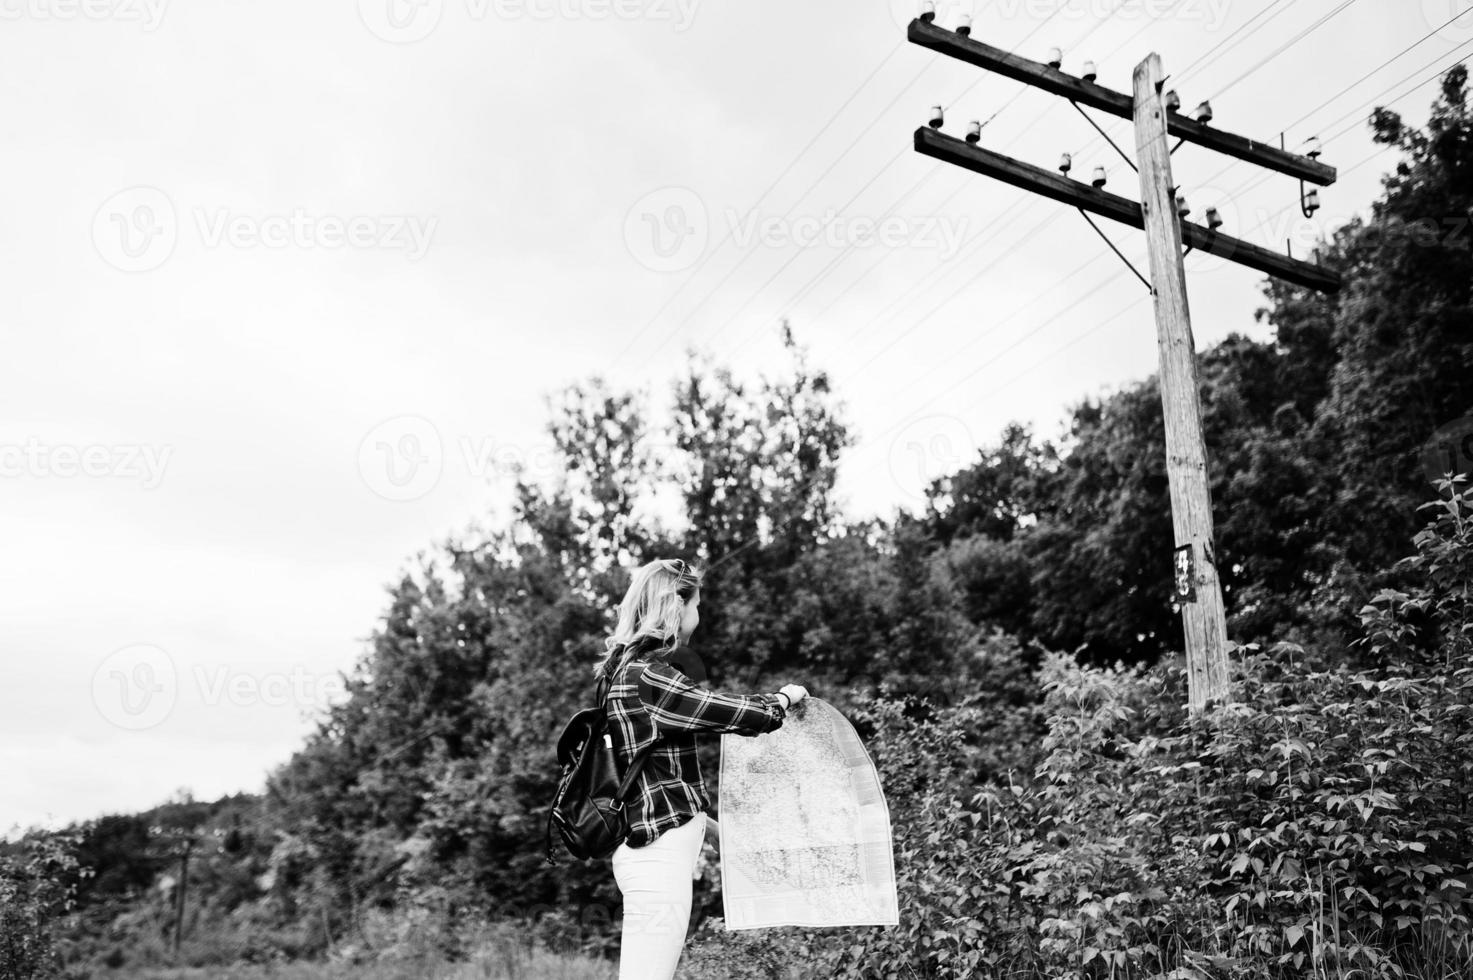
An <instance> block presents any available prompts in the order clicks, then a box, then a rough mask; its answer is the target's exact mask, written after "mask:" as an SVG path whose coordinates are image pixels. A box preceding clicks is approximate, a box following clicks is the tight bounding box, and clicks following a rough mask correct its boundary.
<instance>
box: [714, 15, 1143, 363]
mask: <svg viewBox="0 0 1473 980" xmlns="http://www.w3.org/2000/svg"><path fill="white" fill-rule="evenodd" d="M1129 2H1130V0H1122V2H1121V3H1119V4H1117V5H1116V6H1115V7H1114V8H1112V9H1111V10H1110V11H1109V13H1108V14H1106V16H1105V17H1104V18H1103V19H1102V20H1100V21H1098V22H1096V23H1095V24H1094V25H1093V26H1092V27H1090V28H1089V29H1088V30H1087V31H1085V32H1084V34H1082V35H1081V36H1080V37H1079V38H1077V39H1076V40H1075V41H1073V42H1071V46H1077V45H1079V44H1082V43H1084V41H1085V40H1087V39H1088V38H1089V37H1090V36H1092V35H1093V34H1094V33H1095V32H1096V31H1098V30H1099V29H1100V28H1102V27H1104V26H1105V25H1106V24H1107V23H1108V22H1109V20H1110V18H1111V17H1113V16H1114V15H1115V13H1117V12H1118V11H1119V10H1120V9H1122V8H1123V7H1125V6H1126V5H1127V4H1128V3H1129ZM1066 6H1067V4H1065V5H1064V6H1061V7H1059V8H1058V9H1057V10H1055V12H1054V14H1052V15H1050V17H1049V18H1046V19H1045V21H1044V24H1047V22H1048V20H1051V19H1052V18H1053V17H1054V16H1057V15H1058V14H1059V13H1060V12H1061V11H1062V10H1063V9H1065V7H1066ZM1044 24H1040V25H1039V27H1038V28H1035V29H1034V30H1033V31H1032V32H1030V33H1029V35H1028V36H1027V37H1025V38H1024V43H1026V41H1027V40H1028V39H1029V38H1031V37H1033V36H1034V35H1036V34H1037V33H1038V32H1039V30H1041V29H1042V27H1043V26H1044ZM1151 26H1152V22H1151V21H1147V22H1146V23H1145V24H1144V25H1142V26H1141V27H1140V28H1139V29H1138V30H1136V31H1135V32H1134V33H1133V34H1131V35H1130V36H1129V37H1127V38H1126V39H1125V40H1124V41H1122V42H1121V43H1120V44H1119V45H1117V46H1116V47H1115V48H1114V49H1112V50H1111V51H1110V52H1108V53H1107V54H1106V55H1105V56H1104V57H1105V58H1109V57H1111V56H1113V55H1114V54H1116V53H1117V52H1119V51H1120V50H1121V49H1122V48H1124V47H1125V46H1126V45H1127V44H1129V43H1130V42H1132V41H1134V40H1135V39H1136V38H1137V37H1139V36H1140V35H1141V34H1142V33H1144V32H1145V31H1146V30H1147V29H1148V28H1150V27H1151ZM1102 60H1103V59H1102ZM977 84H978V83H977V82H974V83H973V84H972V85H969V86H968V87H967V89H966V90H964V91H963V92H962V93H961V94H960V95H959V96H958V97H957V98H956V99H954V100H952V104H954V103H955V102H957V101H959V100H960V99H961V98H962V97H963V96H965V95H966V94H967V92H970V91H971V90H972V89H973V88H975V87H976V85H977ZM1027 88H1028V86H1027V85H1023V86H1021V87H1020V89H1019V92H1018V94H1015V95H1014V96H1013V98H1011V99H1009V100H1008V101H1007V102H1006V103H1004V104H1003V105H1002V106H1001V107H1000V108H998V109H997V110H995V111H994V112H993V113H992V115H991V116H989V117H988V119H987V122H984V123H983V124H982V125H983V127H984V128H985V127H986V125H987V123H988V122H991V121H992V120H993V119H995V118H996V117H997V116H998V115H999V114H1000V113H1001V112H1002V111H1003V110H1004V109H1006V108H1007V107H1008V106H1010V105H1012V104H1013V103H1014V102H1016V101H1017V99H1018V97H1019V95H1021V93H1022V92H1023V91H1025V90H1026V89H1027ZM1055 108H1057V105H1056V104H1051V105H1050V106H1049V108H1048V109H1046V110H1045V111H1044V114H1047V113H1048V112H1051V111H1053V109H1055ZM1040 118H1041V116H1040ZM1098 142H1099V139H1098V138H1097V137H1096V138H1094V139H1092V140H1091V141H1090V142H1089V143H1088V144H1086V145H1085V147H1084V148H1081V149H1080V150H1079V151H1078V153H1079V154H1082V153H1083V152H1084V150H1085V149H1088V148H1089V147H1092V146H1093V145H1094V144H1096V143H1098ZM933 171H934V168H933ZM929 174H930V172H928V173H927V175H926V176H929ZM925 179H926V178H925V177H922V178H921V180H920V181H918V182H917V184H916V186H915V187H912V188H911V190H909V191H907V192H906V193H905V194H904V195H903V196H902V199H904V198H906V197H909V196H910V194H912V193H913V192H914V191H915V189H916V187H918V186H919V185H920V184H921V183H923V182H924V180H925ZM958 191H960V188H958ZM951 196H952V197H954V196H955V194H953V195H951ZM947 200H950V198H948V199H947ZM1009 210H1011V208H1010V209H1009ZM892 211H893V208H892ZM888 213H889V212H887V215H888ZM993 224H996V222H994V223H993ZM1008 224H1011V221H1010V222H1008ZM989 227H991V225H989ZM1005 227H1006V225H1005V226H1004V228H1005ZM1004 228H999V229H997V231H996V233H995V234H994V235H993V236H992V237H993V238H995V237H996V236H997V235H999V234H1001V232H1002V231H1003V230H1004ZM986 230H987V229H985V228H984V229H983V231H984V232H985V231H986ZM982 233H983V232H978V235H977V236H974V237H973V238H972V239H969V240H968V242H967V243H966V244H965V245H964V246H963V248H962V249H961V250H959V251H958V255H957V256H956V257H955V258H954V259H953V262H954V261H957V260H959V259H960V257H961V253H962V252H964V251H966V250H967V249H969V248H971V246H972V245H974V244H978V239H979V238H980V237H981V235H982ZM991 240H992V239H991V238H989V239H988V241H991ZM980 244H986V242H982V243H980ZM853 248H854V246H853V245H851V246H850V247H849V248H847V249H846V250H845V253H844V255H841V256H840V257H839V258H838V259H836V260H835V261H834V262H831V263H830V265H829V266H828V267H826V268H825V269H824V270H822V271H820V272H819V273H818V276H816V277H815V278H821V277H824V276H826V275H828V274H829V272H831V271H832V269H833V268H834V267H835V266H836V263H837V262H840V261H842V259H843V258H844V257H845V256H846V255H847V254H848V253H849V252H851V251H852V250H853ZM886 257H888V256H887V254H884V253H882V255H881V256H880V257H879V258H878V259H877V260H876V261H875V262H874V263H871V265H870V266H869V269H870V270H873V269H874V268H876V267H877V266H878V265H879V264H880V263H881V262H882V261H884V259H885V258H886ZM788 264H791V260H790V262H789V263H788ZM786 267H787V266H786V265H785V266H784V268H786ZM779 271H781V270H779ZM937 271H939V270H937ZM860 278H863V276H861V277H860ZM856 281H858V280H857V279H856ZM768 282H769V283H770V282H771V279H769V280H768ZM812 285H813V280H810V281H809V283H808V284H807V285H805V286H804V288H803V290H801V295H807V293H808V291H809V290H810V288H811V286H812ZM762 288H765V284H764V287H762ZM914 288H915V284H913V286H912V290H908V291H907V295H909V294H910V293H911V292H913V291H914ZM759 291H760V290H759ZM797 301H798V299H797V298H795V299H793V300H790V301H789V303H788V304H787V305H788V306H789V307H791V306H792V305H793V304H794V303H796V302H797ZM835 301H837V300H835ZM832 306H833V302H830V303H829V304H828V305H827V306H825V307H824V310H823V312H827V311H828V309H830V308H831V307H832ZM893 306H894V304H893V303H892V304H891V307H893ZM889 308H890V307H887V309H889ZM820 315H821V314H820ZM877 319H879V317H877V318H874V319H871V320H870V321H869V323H867V324H866V325H865V327H864V328H861V330H860V331H859V332H864V330H867V329H868V327H869V326H870V325H872V324H873V323H875V322H876V320H877ZM728 322H729V321H728ZM754 336H756V331H755V330H754V331H751V332H749V333H748V334H747V335H746V337H745V338H744V340H743V342H742V343H741V344H740V345H739V347H738V348H733V349H732V350H731V351H730V353H732V354H735V353H736V352H737V350H738V349H740V348H743V347H745V346H746V343H747V342H749V341H750V340H751V339H752V337H754Z"/></svg>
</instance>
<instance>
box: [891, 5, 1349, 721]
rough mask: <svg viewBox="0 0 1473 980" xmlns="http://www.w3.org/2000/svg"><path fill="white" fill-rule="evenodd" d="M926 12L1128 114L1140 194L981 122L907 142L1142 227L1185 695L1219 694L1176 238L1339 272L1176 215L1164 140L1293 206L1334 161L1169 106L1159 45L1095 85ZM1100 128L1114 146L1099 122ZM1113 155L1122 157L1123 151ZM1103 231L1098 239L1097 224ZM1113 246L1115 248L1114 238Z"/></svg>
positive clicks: (1080, 100)
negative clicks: (1292, 191) (1271, 186)
mask: <svg viewBox="0 0 1473 980" xmlns="http://www.w3.org/2000/svg"><path fill="white" fill-rule="evenodd" d="M933 19H934V17H933V15H930V14H927V15H924V16H922V17H920V18H917V19H916V20H913V21H911V23H910V26H909V27H908V28H907V31H906V34H907V37H908V38H909V39H910V40H911V42H912V43H915V44H919V45H921V46H922V47H926V48H930V49H931V50H933V51H938V52H940V53H942V54H945V55H947V56H948V57H952V58H957V59H959V60H961V61H965V62H967V63H968V64H972V65H976V66H977V67H979V68H983V69H985V70H987V71H991V72H995V73H997V74H999V75H1003V76H1006V77H1008V78H1012V79H1015V80H1017V81H1021V82H1024V83H1026V84H1028V85H1031V86H1033V87H1035V88H1039V89H1042V90H1043V91H1045V92H1049V93H1051V94H1053V95H1056V96H1060V97H1063V98H1066V99H1068V100H1069V102H1070V103H1071V104H1072V105H1073V106H1074V107H1075V108H1076V109H1078V110H1079V111H1080V113H1081V114H1083V115H1084V116H1085V118H1086V119H1088V118H1089V116H1088V113H1086V112H1085V110H1084V107H1086V106H1087V107H1089V108H1092V109H1096V110H1098V111H1102V112H1107V113H1110V114H1112V115H1115V116H1120V117H1122V118H1126V119H1131V120H1133V122H1134V125H1135V139H1136V158H1137V160H1136V161H1134V162H1132V161H1130V160H1129V159H1128V158H1127V162H1128V163H1130V165H1131V166H1132V167H1135V168H1136V169H1137V170H1138V172H1139V174H1140V191H1141V200H1140V203H1139V204H1137V203H1136V202H1134V201H1130V200H1127V199H1126V198H1123V197H1119V196H1118V195H1115V194H1112V193H1109V192H1106V191H1105V190H1104V189H1103V186H1104V177H1103V176H1100V177H1099V178H1097V179H1096V180H1093V181H1091V183H1090V184H1084V183H1082V182H1080V181H1076V180H1072V179H1070V177H1069V170H1070V168H1071V166H1072V161H1071V160H1069V159H1068V157H1067V155H1066V157H1065V158H1064V159H1063V160H1061V163H1060V168H1059V169H1060V172H1061V173H1062V176H1056V175H1055V174H1052V173H1049V172H1048V171H1046V170H1043V169H1042V168H1039V167H1035V166H1032V165H1030V164H1027V163H1023V162H1021V161H1019V160H1014V159H1012V158H1010V157H1006V156H1004V155H1002V154H1000V153H996V152H993V151H991V150H986V149H983V148H982V147H980V146H978V145H976V144H977V143H978V142H979V141H980V138H981V130H982V125H981V124H980V123H973V124H972V132H971V134H970V135H969V136H968V137H967V140H966V141H965V142H964V141H962V140H959V139H956V138H954V137H950V136H946V135H943V134H942V133H940V132H939V128H940V125H941V120H940V119H939V118H938V119H935V120H933V121H932V125H931V126H930V127H929V128H928V127H924V126H923V127H921V128H920V129H917V130H916V133H915V148H916V150H917V151H918V152H920V153H924V154H926V155H927V156H931V157H935V158H936V159H938V160H945V161H947V162H949V163H953V164H956V165H957V166H961V167H965V168H967V169H969V170H972V171H975V172H977V173H980V174H984V175H986V176H988V177H992V178H994V179H997V180H1001V181H1003V182H1005V183H1008V184H1012V185H1013V186H1015V187H1021V188H1024V189H1026V190H1028V191H1031V192H1032V193H1035V194H1039V195H1041V196H1044V197H1048V198H1051V199H1053V200H1056V201H1061V202H1063V203H1066V204H1069V205H1072V206H1074V207H1076V208H1078V209H1079V211H1080V214H1082V215H1084V217H1085V218H1086V220H1088V217H1089V216H1088V215H1087V214H1085V212H1092V213H1095V214H1100V215H1103V216H1105V217H1108V218H1111V219H1113V220H1115V221H1119V222H1122V223H1125V224H1128V225H1132V226H1133V227H1136V228H1141V229H1143V230H1144V231H1145V233H1146V243H1147V247H1148V251H1149V255H1150V273H1151V281H1150V282H1149V283H1147V284H1146V285H1147V286H1148V287H1149V288H1150V290H1151V295H1152V297H1153V299H1154V301H1155V310H1156V336H1157V341H1158V348H1159V354H1160V363H1161V406H1162V415H1163V418H1164V422H1165V431H1166V471H1167V477H1168V479H1169V481H1170V489H1171V522H1172V528H1173V531H1174V534H1175V538H1176V545H1177V547H1176V550H1175V552H1174V553H1173V555H1172V556H1171V560H1172V565H1173V568H1174V570H1175V580H1176V588H1175V589H1174V595H1173V598H1174V599H1175V601H1176V602H1177V603H1178V604H1179V605H1180V608H1181V610H1182V626H1183V632H1184V634H1185V638H1186V654H1187V682H1188V687H1189V693H1188V704H1189V707H1190V708H1191V710H1192V711H1193V712H1197V711H1200V710H1202V709H1204V708H1206V707H1208V706H1209V705H1211V704H1212V703H1213V702H1220V701H1221V700H1223V698H1224V696H1225V695H1226V692H1227V683H1228V659H1227V658H1228V640H1227V627H1226V622H1225V617H1224V613H1223V601H1222V585H1221V582H1220V579H1219V577H1218V574H1217V554H1216V550H1215V548H1214V545H1213V528H1212V497H1211V486H1210V484H1209V482H1208V478H1207V447H1206V444H1205V441H1204V439H1203V436H1202V407H1201V401H1200V394H1199V390H1198V383H1197V358H1196V348H1195V346H1194V344H1193V341H1192V323H1191V316H1190V313H1189V311H1188V307H1187V285H1186V273H1185V270H1184V269H1183V265H1182V254H1183V253H1182V244H1183V241H1185V243H1186V244H1187V246H1188V247H1189V248H1198V249H1201V250H1203V251H1207V252H1211V253H1213V254H1214V255H1220V256H1222V257H1224V258H1227V259H1228V260H1229V261H1232V262H1236V263H1238V264H1240V265H1244V266H1248V267H1249V268H1253V269H1257V270H1259V271H1260V272H1266V273H1268V274H1269V275H1273V276H1277V277H1278V278H1281V279H1284V280H1286V281H1288V282H1293V283H1296V284H1298V285H1301V286H1305V287H1308V288H1310V289H1315V290H1319V291H1321V292H1326V293H1334V292H1336V291H1338V290H1339V288H1340V277H1339V276H1338V275H1337V274H1335V273H1334V272H1332V271H1330V270H1326V269H1322V268H1320V267H1319V266H1318V265H1317V264H1314V263H1309V262H1303V261H1300V260H1297V259H1294V258H1292V257H1290V256H1286V255H1281V254H1279V253H1277V252H1273V251H1270V250H1269V249H1265V248H1261V247H1259V246H1257V245H1253V244H1250V243H1248V242H1245V241H1241V240H1239V239H1235V238H1231V237H1229V236H1228V235H1225V234H1221V233H1219V232H1218V230H1217V229H1218V226H1219V225H1221V224H1222V222H1221V220H1220V219H1217V218H1215V216H1213V215H1211V214H1209V215H1208V223H1207V225H1206V226H1202V225H1197V224H1191V223H1188V222H1186V221H1184V220H1183V218H1184V211H1182V212H1181V213H1179V209H1178V205H1177V188H1176V186H1175V185H1174V184H1173V183H1172V180H1171V154H1172V151H1173V149H1174V148H1173V147H1171V146H1170V145H1169V142H1168V138H1169V137H1171V136H1175V137H1177V138H1178V139H1179V140H1180V141H1181V142H1180V143H1178V144H1177V145H1178V146H1180V145H1181V143H1194V144H1196V145H1199V146H1202V147H1204V148H1207V149H1211V150H1213V151H1216V152H1219V153H1224V154H1227V155H1229V156H1233V157H1236V158H1238V159H1240V160H1246V161H1249V162H1251V163H1255V164H1257V165H1259V166H1261V167H1265V168H1267V169H1270V170H1274V171H1277V172H1279V173H1282V174H1286V175H1289V176H1291V177H1295V178H1298V179H1299V181H1300V182H1301V184H1300V203H1301V207H1303V208H1306V209H1312V208H1313V207H1316V206H1317V201H1316V199H1314V198H1313V197H1311V198H1306V197H1305V196H1304V187H1303V183H1304V182H1309V183H1314V184H1319V185H1322V186H1323V185H1328V184H1332V183H1334V181H1335V170H1334V168H1333V167H1329V166H1326V165H1325V164H1323V163H1321V162H1320V161H1319V160H1318V155H1319V154H1318V152H1317V151H1315V152H1312V153H1310V154H1308V155H1303V156H1302V155H1299V154H1296V153H1290V152H1288V151H1286V150H1284V149H1281V148H1279V147H1275V146H1271V145H1269V144H1266V143H1260V142H1258V141H1256V140H1251V139H1247V138H1245V137H1242V136H1237V135H1234V134H1232V133H1226V132H1223V131H1222V130H1219V129H1216V128H1214V127H1212V126H1210V125H1209V123H1210V122H1211V118H1212V115H1211V111H1210V107H1208V106H1207V104H1206V103H1205V102H1204V103H1203V104H1202V105H1201V106H1199V107H1198V110H1197V112H1196V114H1195V115H1196V118H1189V117H1187V116H1184V115H1182V114H1181V113H1179V112H1176V111H1175V110H1174V109H1173V108H1171V107H1169V106H1168V105H1167V104H1166V102H1165V100H1164V99H1163V97H1162V92H1161V89H1162V82H1163V76H1162V74H1161V59H1160V57H1159V56H1157V55H1156V54H1151V55H1149V56H1148V57H1147V58H1146V59H1145V60H1144V61H1142V62H1141V63H1140V64H1139V65H1138V66H1136V69H1135V76H1134V86H1133V94H1132V95H1125V94H1124V93H1121V92H1114V91H1111V90H1110V89H1107V88H1105V87H1103V86H1101V85H1097V84H1095V81H1094V75H1093V73H1087V74H1086V75H1085V76H1083V77H1078V78H1076V77H1075V76H1073V75H1069V74H1067V73H1066V72H1064V71H1063V70H1062V68H1061V60H1060V58H1059V56H1057V55H1055V57H1054V58H1052V59H1051V61H1050V63H1048V64H1043V63H1040V62H1036V61H1030V60H1029V59H1027V58H1022V57H1019V56H1018V55H1015V54H1011V53H1009V52H1007V51H1002V50H1000V49H998V48H994V47H991V46H989V45H987V44H983V43H982V42H980V41H977V40H975V39H974V38H972V37H971V32H970V29H969V28H968V29H964V30H959V31H949V30H946V29H945V28H942V27H939V26H937V25H936V24H934V23H933V22H932V21H933ZM1090 123H1091V124H1092V125H1095V128H1096V129H1099V126H1098V125H1097V124H1095V123H1094V120H1092V119H1090ZM1100 134H1101V135H1102V136H1104V138H1105V139H1106V140H1107V141H1108V142H1110V144H1111V145H1112V146H1114V141H1113V140H1110V138H1109V136H1108V135H1105V133H1104V130H1100ZM1115 149H1116V150H1117V151H1119V149H1120V148H1119V147H1118V146H1116V147H1115ZM1121 155H1122V156H1124V155H1125V154H1124V152H1123V151H1121ZM1307 213H1309V212H1308V210H1306V214H1307ZM1090 224H1091V225H1093V224H1094V222H1092V221H1091V222H1090ZM1095 230H1096V231H1099V228H1098V227H1096V228H1095ZM1100 235H1101V237H1104V232H1100ZM1106 241H1108V239H1106ZM1110 247H1111V248H1112V249H1114V248H1115V246H1114V244H1113V243H1111V245H1110ZM1115 251H1116V252H1117V253H1118V252H1119V250H1118V249H1115ZM1121 258H1122V259H1123V258H1124V256H1123V255H1121ZM1132 271H1134V267H1133V266H1132ZM1136 274H1137V275H1140V273H1139V272H1137V273H1136ZM1142 278H1143V279H1144V277H1142ZM1164 559H1165V556H1163V560H1164Z"/></svg>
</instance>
